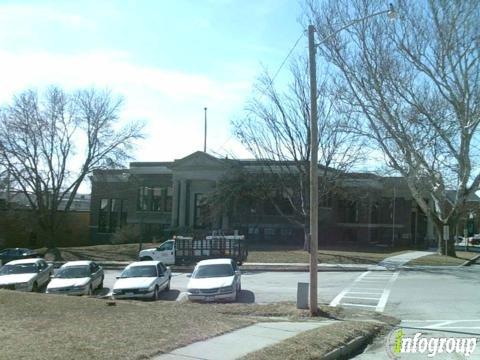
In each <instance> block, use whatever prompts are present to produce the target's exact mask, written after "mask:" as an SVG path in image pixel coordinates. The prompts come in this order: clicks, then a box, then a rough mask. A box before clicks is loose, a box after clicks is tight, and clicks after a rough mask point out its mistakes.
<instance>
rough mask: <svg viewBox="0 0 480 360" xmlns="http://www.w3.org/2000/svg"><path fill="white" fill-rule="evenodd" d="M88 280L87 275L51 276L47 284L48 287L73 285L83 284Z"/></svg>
mask: <svg viewBox="0 0 480 360" xmlns="http://www.w3.org/2000/svg"><path fill="white" fill-rule="evenodd" d="M89 281H90V278H89V277H85V278H74V279H56V278H53V279H52V280H51V281H50V283H49V284H48V287H47V288H48V289H55V288H64V287H73V286H85V285H87V284H88V282H89Z"/></svg>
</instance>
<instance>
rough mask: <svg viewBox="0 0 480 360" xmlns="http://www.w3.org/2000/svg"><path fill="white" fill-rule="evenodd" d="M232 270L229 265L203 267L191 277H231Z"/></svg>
mask: <svg viewBox="0 0 480 360" xmlns="http://www.w3.org/2000/svg"><path fill="white" fill-rule="evenodd" d="M233 274H234V272H233V268H232V266H231V265H229V264H215V265H203V266H200V267H198V268H197V270H195V272H194V273H193V275H192V278H194V279H202V278H211V277H226V276H233Z"/></svg>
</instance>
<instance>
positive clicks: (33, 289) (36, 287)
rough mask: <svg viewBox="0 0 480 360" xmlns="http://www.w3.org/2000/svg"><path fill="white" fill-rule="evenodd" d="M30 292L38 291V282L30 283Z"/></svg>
mask: <svg viewBox="0 0 480 360" xmlns="http://www.w3.org/2000/svg"><path fill="white" fill-rule="evenodd" d="M32 292H38V284H37V283H36V282H34V283H33V285H32Z"/></svg>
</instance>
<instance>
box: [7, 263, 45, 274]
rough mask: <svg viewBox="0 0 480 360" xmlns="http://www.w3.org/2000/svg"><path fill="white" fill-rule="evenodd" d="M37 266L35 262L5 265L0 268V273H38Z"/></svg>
mask: <svg viewBox="0 0 480 360" xmlns="http://www.w3.org/2000/svg"><path fill="white" fill-rule="evenodd" d="M36 272H37V266H36V265H35V264H16V265H8V264H7V265H5V266H4V267H2V268H1V269H0V275H13V274H30V273H36Z"/></svg>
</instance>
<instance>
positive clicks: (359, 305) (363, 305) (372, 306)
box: [342, 303, 376, 308]
mask: <svg viewBox="0 0 480 360" xmlns="http://www.w3.org/2000/svg"><path fill="white" fill-rule="evenodd" d="M342 305H345V306H358V307H370V308H374V307H376V305H365V304H351V303H342Z"/></svg>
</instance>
